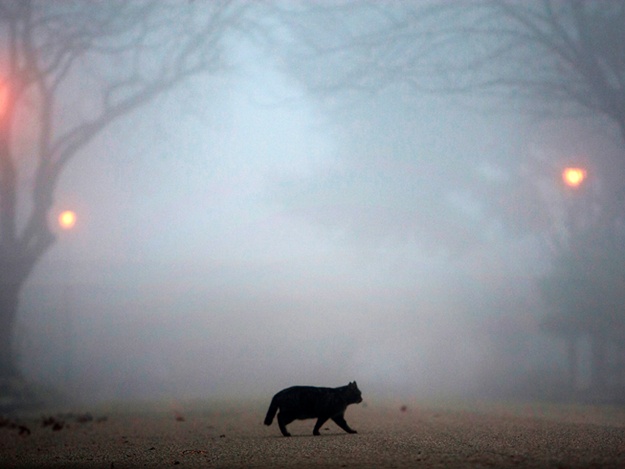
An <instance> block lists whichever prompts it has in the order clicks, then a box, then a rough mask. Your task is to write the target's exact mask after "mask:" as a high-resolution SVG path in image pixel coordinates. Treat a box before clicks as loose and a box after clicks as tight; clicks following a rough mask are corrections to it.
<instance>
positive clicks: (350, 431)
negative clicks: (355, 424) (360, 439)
mask: <svg viewBox="0 0 625 469" xmlns="http://www.w3.org/2000/svg"><path fill="white" fill-rule="evenodd" d="M347 433H358V432H357V431H356V430H349V431H348V432H347Z"/></svg>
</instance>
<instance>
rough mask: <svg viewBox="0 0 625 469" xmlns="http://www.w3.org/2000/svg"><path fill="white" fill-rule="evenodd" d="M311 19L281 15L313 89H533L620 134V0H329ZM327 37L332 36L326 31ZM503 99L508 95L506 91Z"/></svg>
mask: <svg viewBox="0 0 625 469" xmlns="http://www.w3.org/2000/svg"><path fill="white" fill-rule="evenodd" d="M308 11H309V12H311V11H312V13H313V14H314V17H316V18H317V25H312V26H311V21H310V20H309V19H308V18H307V20H306V22H304V21H301V20H298V18H301V12H299V11H292V10H289V9H287V10H286V13H285V16H286V17H287V18H288V20H287V22H288V23H289V24H290V25H291V27H292V29H293V30H294V31H295V34H296V35H298V36H299V37H301V38H303V39H304V41H305V44H306V45H307V48H308V49H307V50H308V53H309V56H308V59H309V60H310V61H311V62H314V63H313V66H317V63H318V62H319V61H325V62H326V63H330V64H333V68H332V73H331V74H324V75H319V74H317V75H316V78H315V79H314V82H313V83H312V86H313V87H314V88H316V89H318V90H326V91H330V90H336V89H345V88H352V89H359V90H375V89H379V88H383V87H387V86H389V85H397V84H403V85H408V86H410V87H412V88H414V89H415V90H417V91H419V92H426V93H443V92H444V93H465V94H468V93H470V94H471V95H476V94H482V95H497V96H500V97H505V98H515V99H517V98H529V99H531V106H532V109H533V110H537V109H540V110H541V111H546V112H553V113H555V114H558V115H562V113H568V112H577V113H579V112H580V111H581V112H585V113H590V114H591V115H602V116H604V117H607V118H608V119H610V120H611V121H612V122H613V123H614V124H616V125H617V127H618V129H619V131H620V132H621V136H622V138H623V140H625V28H623V26H622V25H623V24H624V23H625V5H624V4H622V3H621V2H600V1H595V2H593V1H583V0H531V1H523V2H521V1H517V0H455V1H451V2H438V1H431V2H420V1H414V2H389V3H382V4H381V3H379V2H366V3H363V2H335V3H334V4H333V7H332V8H328V7H327V6H323V5H322V6H319V5H317V6H314V7H312V10H310V9H308ZM328 38H332V40H328ZM506 102H509V101H506Z"/></svg>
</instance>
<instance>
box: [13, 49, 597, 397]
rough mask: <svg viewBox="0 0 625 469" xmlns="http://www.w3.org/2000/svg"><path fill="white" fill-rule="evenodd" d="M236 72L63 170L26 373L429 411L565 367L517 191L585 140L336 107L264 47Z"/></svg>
mask: <svg viewBox="0 0 625 469" xmlns="http://www.w3.org/2000/svg"><path fill="white" fill-rule="evenodd" d="M233 54H235V55H234V56H233V62H234V64H235V66H233V67H232V70H230V71H228V72H227V73H224V74H220V75H218V76H207V77H205V78H201V79H194V80H192V81H190V82H188V83H187V84H186V85H185V86H183V87H181V88H179V89H177V90H175V91H174V92H172V93H169V94H167V95H166V96H164V97H162V98H160V99H158V100H156V101H155V102H153V103H151V104H149V105H148V106H147V107H144V108H141V109H139V110H138V111H136V112H134V113H132V114H130V115H128V116H126V117H124V118H122V119H120V120H119V121H117V122H116V123H115V124H114V125H112V126H111V127H109V128H108V129H107V130H106V131H105V132H104V133H103V134H101V135H100V136H99V137H98V138H97V139H96V140H95V141H94V142H93V143H92V144H91V145H89V146H88V148H86V149H85V150H84V151H83V152H82V153H81V155H80V157H78V158H76V159H75V161H73V162H72V163H71V164H70V165H69V166H68V168H67V170H66V172H65V173H64V175H63V177H62V180H61V182H60V184H59V187H58V190H57V192H56V200H55V206H54V210H53V211H52V213H51V219H50V223H51V224H52V225H54V226H55V227H56V226H57V221H56V217H57V215H58V214H59V213H60V212H61V211H62V210H65V209H71V210H74V211H75V212H76V214H77V222H76V225H75V226H74V227H73V228H72V229H71V230H62V229H60V228H55V232H56V234H57V236H58V239H57V243H56V244H55V246H54V247H53V248H52V250H51V251H50V252H49V253H48V254H46V256H45V258H44V259H43V260H42V261H41V262H40V264H39V265H38V267H37V269H36V272H35V273H34V274H33V275H32V276H31V278H30V280H29V282H28V284H27V286H26V288H25V290H24V291H23V293H22V297H21V307H20V315H19V318H18V326H17V335H16V342H15V347H16V349H17V350H18V354H19V364H20V366H21V368H22V369H23V370H24V373H25V374H26V375H27V376H28V377H29V378H31V379H32V380H34V381H36V382H38V383H41V384H43V385H46V386H51V387H53V388H56V389H58V390H60V391H62V392H63V393H66V394H67V395H69V396H72V398H74V399H76V400H79V401H100V400H109V399H127V398H132V399H137V398H141V399H143V398H159V399H162V398H190V397H193V398H213V397H223V396H260V397H264V396H266V397H269V396H270V395H271V394H272V393H273V392H275V391H277V390H279V389H281V388H284V387H286V386H289V385H294V384H310V385H322V386H340V385H344V384H347V383H348V382H349V381H352V380H356V381H357V382H358V384H359V387H360V388H361V390H362V391H363V393H364V395H365V397H367V395H369V396H373V395H376V396H386V397H392V396H405V395H410V396H415V397H430V396H459V395H476V394H477V393H482V394H488V393H491V394H492V395H497V394H498V393H500V394H505V393H506V392H508V391H509V390H510V389H511V388H514V387H517V388H518V386H520V384H519V383H525V384H527V383H529V382H532V381H534V382H536V379H535V377H537V376H540V377H544V379H545V380H548V379H549V377H550V376H551V377H552V378H553V376H554V373H557V372H558V370H562V369H565V344H564V343H563V342H560V341H559V339H558V338H557V337H554V336H552V335H549V334H547V333H546V332H545V331H544V330H543V329H542V328H541V326H540V324H541V321H542V319H543V317H544V314H545V306H544V304H543V302H542V300H541V297H540V294H539V292H538V289H537V286H536V279H538V278H539V277H540V276H541V275H544V273H545V271H546V269H547V268H548V264H549V259H548V256H547V253H548V247H547V246H546V245H545V243H544V242H543V241H544V240H543V238H541V237H540V236H539V235H537V234H536V232H537V231H536V230H533V228H534V227H532V226H528V225H527V224H528V223H533V222H535V223H541V222H540V221H536V220H533V219H532V216H531V211H532V205H531V203H525V201H523V200H521V201H517V202H518V203H517V204H516V205H511V204H509V200H508V199H506V196H509V195H510V192H513V191H514V190H515V188H516V183H515V181H514V178H515V177H516V175H517V174H519V172H522V171H523V168H522V161H524V160H523V159H522V156H527V155H533V157H534V158H536V159H539V160H540V158H542V157H544V155H548V156H549V157H550V158H551V156H553V155H556V154H558V152H561V153H562V154H566V152H568V151H575V152H578V153H579V151H586V150H587V148H586V147H584V145H590V144H589V143H587V142H586V140H583V139H582V137H577V136H576V135H575V132H574V130H573V129H572V130H571V131H570V133H569V131H568V130H567V129H564V128H559V130H558V132H559V135H558V134H557V133H556V132H553V129H551V128H550V127H549V121H548V120H546V119H545V121H543V122H536V121H535V120H534V119H532V118H529V117H528V116H527V115H517V114H515V113H512V112H504V111H501V110H499V111H493V110H492V109H491V110H489V109H490V108H489V107H488V106H486V107H482V106H480V105H479V103H476V102H475V100H473V101H469V102H467V101H462V100H459V99H458V98H457V97H449V96H445V95H431V94H430V95H423V94H418V93H409V92H407V90H406V89H405V88H401V87H389V88H388V89H385V90H381V91H380V92H378V93H373V94H365V95H363V96H359V97H355V98H354V97H352V98H349V99H345V100H342V98H341V97H340V96H339V97H336V98H333V99H335V101H332V99H328V98H327V97H322V96H319V95H316V94H315V93H314V92H309V91H308V90H307V89H306V87H305V86H304V85H303V84H302V83H301V81H299V80H298V79H297V77H296V74H289V72H288V70H287V69H286V68H285V66H284V64H283V63H280V61H277V60H273V59H274V58H275V57H274V56H272V55H271V54H267V53H266V51H264V50H262V49H260V48H259V49H254V46H253V45H252V44H251V43H244V44H241V45H239V46H238V47H237V48H236V50H235V52H234V53H233ZM562 142H566V145H568V147H567V148H562V147H561V146H560V147H559V146H558V145H560V144H561V143H562ZM556 156H557V155H556ZM553 159H555V158H552V160H553ZM550 171H553V174H551V173H550V174H549V175H547V176H545V177H544V179H543V180H542V182H541V184H542V185H540V184H539V185H538V187H539V188H540V189H541V190H542V191H543V192H542V193H543V194H548V195H549V194H554V193H557V191H559V190H560V188H559V184H560V181H559V180H558V173H557V172H555V169H554V168H553V167H550ZM554 175H555V176H554ZM508 186H509V187H510V190H508V189H507V187H508ZM492 187H496V188H497V191H498V192H497V191H493V192H492V193H491V194H490V195H489V194H488V190H489V188H492ZM499 197H501V200H504V199H505V200H507V202H502V207H499V211H498V212H497V211H493V210H492V207H491V206H489V204H491V205H492V204H493V203H495V202H497V200H499V199H498V198H499ZM554 200H557V197H555V198H554V197H551V198H550V202H553V201H554ZM506 204H508V205H506ZM495 205H496V204H495ZM554 210H556V211H557V207H555V208H554ZM523 211H525V212H527V213H525V212H523ZM519 212H523V213H521V215H519ZM517 216H518V220H520V221H518V226H515V225H514V224H513V223H510V222H509V220H508V221H506V217H507V218H515V217H517ZM541 379H542V378H541Z"/></svg>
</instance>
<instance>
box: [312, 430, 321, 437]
mask: <svg viewBox="0 0 625 469" xmlns="http://www.w3.org/2000/svg"><path fill="white" fill-rule="evenodd" d="M313 435H315V436H319V435H321V433H319V430H315V431H313Z"/></svg>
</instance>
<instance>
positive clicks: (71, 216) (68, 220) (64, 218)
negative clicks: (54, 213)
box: [59, 210, 76, 230]
mask: <svg viewBox="0 0 625 469" xmlns="http://www.w3.org/2000/svg"><path fill="white" fill-rule="evenodd" d="M75 225H76V212H73V211H72V210H64V211H63V212H61V213H60V214H59V226H60V227H61V228H63V229H64V230H71V229H72V228H74V226H75Z"/></svg>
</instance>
